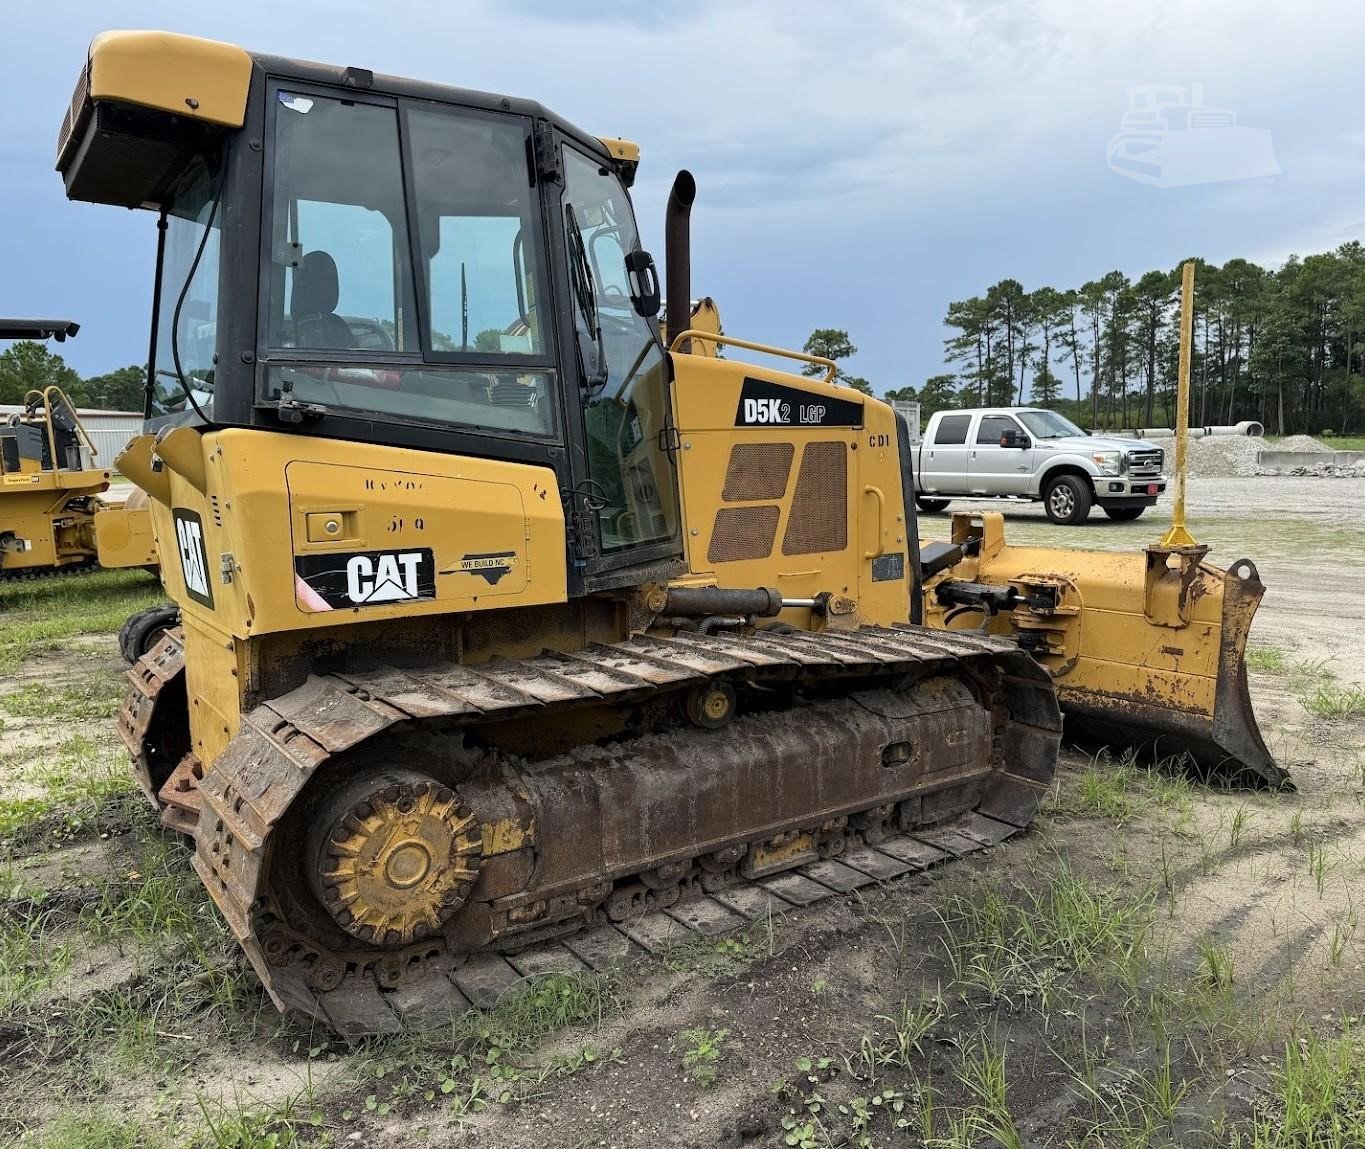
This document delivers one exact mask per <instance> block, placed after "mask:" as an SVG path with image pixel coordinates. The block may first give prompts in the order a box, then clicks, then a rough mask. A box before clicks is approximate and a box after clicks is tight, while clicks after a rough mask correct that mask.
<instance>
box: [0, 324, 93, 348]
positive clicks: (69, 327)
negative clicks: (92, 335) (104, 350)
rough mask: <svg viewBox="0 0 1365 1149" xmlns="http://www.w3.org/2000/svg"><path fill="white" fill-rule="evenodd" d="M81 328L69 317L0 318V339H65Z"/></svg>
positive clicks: (61, 340)
mask: <svg viewBox="0 0 1365 1149" xmlns="http://www.w3.org/2000/svg"><path fill="white" fill-rule="evenodd" d="M80 329H81V325H80V324H79V323H73V322H72V321H71V320H69V319H0V339H55V340H56V341H57V342H58V343H63V342H65V341H66V338H67V336H70V335H75V334H76V332H77V331H79V330H80Z"/></svg>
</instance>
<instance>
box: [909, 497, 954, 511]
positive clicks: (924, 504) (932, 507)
mask: <svg viewBox="0 0 1365 1149" xmlns="http://www.w3.org/2000/svg"><path fill="white" fill-rule="evenodd" d="M947 505H948V500H947V499H920V498H916V499H915V506H917V507H918V508H919V509H920V510H921V511H923V512H924V513H925V514H926V515H936V514H938V513H939V511H941V510H943V508H944V507H946V506H947Z"/></svg>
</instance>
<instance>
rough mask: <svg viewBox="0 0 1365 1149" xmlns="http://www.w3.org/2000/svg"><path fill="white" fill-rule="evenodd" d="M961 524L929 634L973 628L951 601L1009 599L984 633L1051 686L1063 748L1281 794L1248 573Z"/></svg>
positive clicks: (1165, 553)
mask: <svg viewBox="0 0 1365 1149" xmlns="http://www.w3.org/2000/svg"><path fill="white" fill-rule="evenodd" d="M962 519H963V520H964V521H962V522H959V521H958V520H957V519H955V521H954V538H953V541H954V542H955V543H962V544H965V549H966V550H967V552H968V557H967V558H965V559H964V560H963V561H962V562H961V563H959V564H958V565H957V566H955V567H953V568H951V569H950V570H948V571H947V572H945V574H944V575H943V576H942V577H941V578H939V579H937V580H935V581H933V582H931V584H930V586H929V588H928V598H929V602H928V604H927V611H926V613H927V615H928V621H929V622H931V623H932V624H935V625H944V626H947V627H949V628H951V629H971V628H975V627H978V626H979V625H980V624H981V622H982V612H983V610H984V609H985V608H980V609H977V608H973V607H963V605H962V604H963V602H964V601H965V600H966V599H967V598H968V597H969V596H968V595H967V594H965V593H964V591H963V589H962V588H963V587H964V586H973V585H975V586H980V585H981V584H985V585H987V586H993V587H996V588H1003V587H1010V588H1013V589H1014V591H1015V594H1014V595H1013V596H1012V601H1011V603H1010V604H1009V605H1008V607H1007V609H1003V610H999V611H998V613H994V614H993V615H992V616H991V617H990V622H989V630H990V632H991V633H992V634H999V635H1007V634H1008V635H1012V636H1013V637H1014V638H1015V639H1016V641H1017V642H1019V644H1020V645H1021V646H1022V647H1024V649H1026V650H1028V651H1030V653H1032V654H1033V655H1034V657H1035V658H1036V659H1037V660H1038V661H1039V662H1040V663H1042V665H1043V666H1045V667H1046V668H1047V669H1048V671H1049V672H1050V673H1051V674H1052V677H1053V681H1054V682H1055V684H1056V687H1057V698H1058V701H1059V702H1060V703H1061V705H1062V710H1063V712H1064V714H1065V716H1066V728H1067V733H1068V736H1069V737H1070V738H1071V739H1072V740H1073V741H1077V742H1080V743H1082V744H1084V745H1089V746H1096V747H1103V746H1107V747H1110V748H1114V749H1120V748H1129V747H1134V748H1139V749H1141V750H1143V751H1145V752H1149V753H1151V754H1152V755H1153V756H1155V757H1157V758H1175V759H1177V760H1180V759H1183V760H1184V764H1185V765H1187V766H1189V767H1192V768H1193V769H1194V770H1195V772H1196V773H1198V774H1199V775H1200V776H1202V777H1205V778H1207V779H1209V780H1213V781H1218V782H1220V783H1223V784H1227V785H1238V786H1269V787H1272V788H1281V789H1287V788H1290V787H1291V785H1292V784H1291V783H1290V780H1289V775H1288V773H1287V772H1286V771H1284V770H1283V769H1281V768H1280V766H1279V765H1277V764H1276V762H1275V760H1274V758H1273V757H1272V756H1271V754H1270V752H1269V750H1267V749H1266V745H1265V742H1264V740H1263V739H1262V737H1261V732H1260V729H1259V728H1258V727H1257V724H1256V715H1255V713H1254V711H1253V710H1252V706H1251V695H1250V693H1249V691H1248V687H1247V673H1246V663H1245V654H1246V643H1247V635H1248V634H1249V632H1250V630H1251V620H1252V618H1253V617H1254V616H1255V613H1256V607H1257V605H1258V604H1259V603H1260V601H1261V596H1262V594H1264V592H1265V587H1264V586H1263V585H1262V583H1261V580H1260V576H1259V575H1258V574H1257V572H1256V566H1255V564H1254V563H1252V562H1251V560H1249V559H1239V560H1238V561H1236V562H1235V563H1233V564H1232V565H1231V566H1230V567H1229V568H1228V569H1227V570H1223V569H1221V568H1219V567H1216V566H1214V565H1212V564H1211V563H1208V562H1205V561H1204V560H1205V556H1206V554H1207V552H1208V548H1207V547H1201V546H1190V547H1162V546H1152V547H1148V548H1146V550H1144V551H1142V552H1140V553H1136V554H1134V553H1122V552H1117V553H1116V552H1108V551H1082V550H1064V549H1060V548H1050V547H1015V546H1009V545H1007V544H1006V543H1005V541H1004V532H1003V526H1002V523H1001V520H1000V516H999V515H989V514H988V515H984V516H980V518H979V519H975V520H973V517H972V516H962ZM973 550H975V551H976V553H975V554H972V553H971V552H972V551H973ZM978 597H979V596H978Z"/></svg>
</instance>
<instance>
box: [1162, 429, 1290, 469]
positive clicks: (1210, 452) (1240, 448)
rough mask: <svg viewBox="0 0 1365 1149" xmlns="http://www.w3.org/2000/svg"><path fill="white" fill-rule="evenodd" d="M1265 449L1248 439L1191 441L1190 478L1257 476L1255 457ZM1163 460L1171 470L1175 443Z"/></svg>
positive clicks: (1226, 437) (1231, 437) (1227, 437)
mask: <svg viewBox="0 0 1365 1149" xmlns="http://www.w3.org/2000/svg"><path fill="white" fill-rule="evenodd" d="M1267 446H1268V444H1267V443H1266V441H1265V440H1264V439H1254V438H1252V437H1251V436H1249V435H1208V436H1205V437H1204V438H1202V439H1191V440H1190V451H1189V467H1190V474H1191V475H1201V476H1203V477H1205V478H1213V479H1234V478H1243V477H1245V476H1248V475H1255V474H1258V473H1259V471H1258V468H1257V466H1256V457H1257V456H1258V455H1259V454H1260V453H1261V452H1262V451H1264V450H1265V449H1266V447H1267ZM1290 450H1293V448H1290ZM1166 459H1167V462H1168V464H1169V465H1171V466H1174V464H1175V445H1174V443H1172V445H1171V446H1170V447H1169V448H1168V449H1167V452H1166Z"/></svg>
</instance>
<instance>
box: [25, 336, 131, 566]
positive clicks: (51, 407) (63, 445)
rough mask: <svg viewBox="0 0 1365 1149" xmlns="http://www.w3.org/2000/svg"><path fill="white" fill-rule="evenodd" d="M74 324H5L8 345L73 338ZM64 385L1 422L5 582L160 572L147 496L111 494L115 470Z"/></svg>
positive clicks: (28, 398)
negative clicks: (108, 571) (105, 571)
mask: <svg viewBox="0 0 1365 1149" xmlns="http://www.w3.org/2000/svg"><path fill="white" fill-rule="evenodd" d="M79 329H80V325H79V324H76V323H72V322H71V321H70V320H66V319H55V320H54V319H0V339H57V340H58V341H62V340H65V339H67V338H69V337H70V336H73V335H75V334H76V332H77V331H78V330H79ZM96 458H97V451H96V449H95V444H94V443H93V442H92V441H91V439H90V436H89V435H88V434H87V433H86V430H85V428H84V426H82V425H81V420H80V416H79V415H78V414H77V412H76V408H75V405H74V404H73V403H72V402H71V400H70V399H69V398H67V396H66V394H65V392H63V391H62V389H61V388H60V387H46V388H42V389H37V388H35V389H34V390H32V391H29V392H28V393H27V394H26V395H25V396H24V401H23V404H22V405H21V409H20V410H19V411H17V412H15V413H14V414H12V415H10V416H9V417H8V419H7V420H5V422H4V423H0V578H8V577H35V576H39V575H44V574H54V573H66V572H71V571H78V570H86V569H90V568H92V567H94V566H96V565H99V566H102V567H155V566H156V563H157V558H156V544H155V542H154V541H153V539H152V522H151V516H150V514H149V513H148V510H147V499H146V496H145V495H142V494H141V492H138V491H136V490H133V489H129V494H128V497H127V499H126V500H124V501H119V500H118V499H117V498H116V497H115V498H111V497H110V495H109V490H110V479H111V477H112V476H111V472H110V471H109V470H108V468H105V467H101V466H99V465H98V464H97V462H96Z"/></svg>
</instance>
